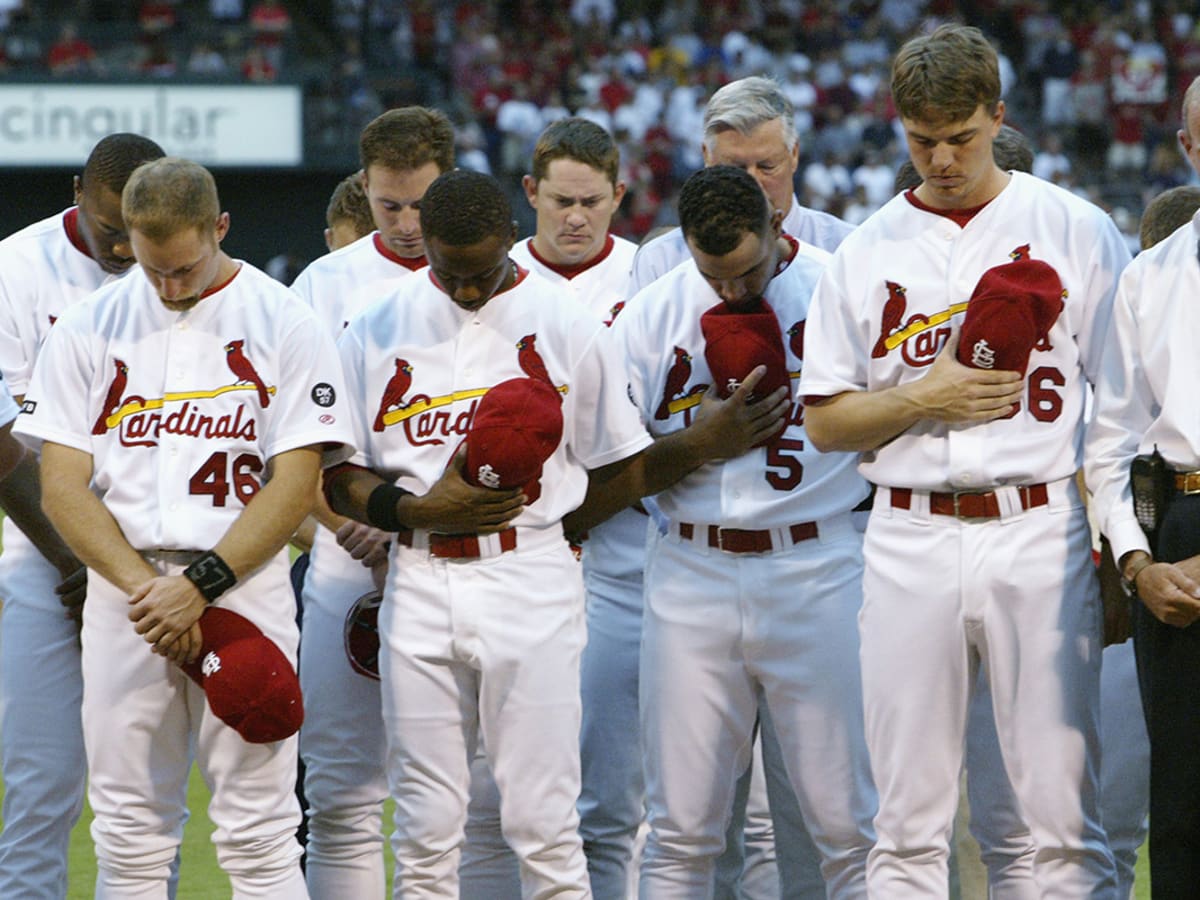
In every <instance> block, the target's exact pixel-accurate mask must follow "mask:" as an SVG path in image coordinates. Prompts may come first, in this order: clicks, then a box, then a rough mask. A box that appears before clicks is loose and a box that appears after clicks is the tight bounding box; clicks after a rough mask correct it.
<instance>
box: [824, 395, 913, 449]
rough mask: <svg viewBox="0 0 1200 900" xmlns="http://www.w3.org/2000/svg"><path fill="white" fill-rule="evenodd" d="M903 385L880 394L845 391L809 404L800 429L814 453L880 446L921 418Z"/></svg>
mask: <svg viewBox="0 0 1200 900" xmlns="http://www.w3.org/2000/svg"><path fill="white" fill-rule="evenodd" d="M905 387H906V386H905V385H900V386H897V387H894V388H886V389H884V390H881V391H846V392H845V393H841V394H837V395H835V396H833V397H829V398H827V399H823V400H818V401H816V402H815V403H809V404H808V405H807V406H805V408H804V428H805V431H806V432H807V433H808V439H809V440H810V441H812V445H813V446H814V447H816V448H817V449H818V450H820V451H822V452H825V453H828V452H830V451H833V450H843V451H858V452H862V451H866V450H874V449H876V448H877V447H881V446H883V445H884V444H886V443H887V442H888V441H890V440H891V439H892V438H894V437H896V436H897V435H899V434H903V433H904V432H905V431H907V430H908V429H909V428H911V427H912V426H913V425H915V424H916V423H917V422H919V421H920V420H921V418H922V410H921V407H920V406H919V405H917V404H915V403H914V402H913V401H912V400H911V398H910V397H909V396H908V393H907V391H906V390H905Z"/></svg>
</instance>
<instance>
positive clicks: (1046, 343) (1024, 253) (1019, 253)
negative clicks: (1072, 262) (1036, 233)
mask: <svg viewBox="0 0 1200 900" xmlns="http://www.w3.org/2000/svg"><path fill="white" fill-rule="evenodd" d="M1008 258H1009V259H1011V260H1012V261H1013V262H1017V261H1018V260H1021V259H1032V258H1033V257H1032V256H1031V255H1030V253H1029V245H1028V244H1022V245H1021V246H1020V247H1017V248H1016V249H1015V250H1013V251H1012V252H1011V253H1009V254H1008ZM1062 295H1063V299H1064V300H1066V299H1067V289H1066V288H1063V292H1062ZM1033 349H1034V350H1043V351H1044V350H1053V349H1054V345H1053V344H1051V343H1050V335H1049V334H1048V333H1047V334H1043V335H1041V336H1040V337H1039V338H1038V339H1037V343H1036V344H1034V345H1033Z"/></svg>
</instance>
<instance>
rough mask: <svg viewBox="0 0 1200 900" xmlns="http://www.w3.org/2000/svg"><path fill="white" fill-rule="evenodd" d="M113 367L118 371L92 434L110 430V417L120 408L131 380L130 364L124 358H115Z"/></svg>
mask: <svg viewBox="0 0 1200 900" xmlns="http://www.w3.org/2000/svg"><path fill="white" fill-rule="evenodd" d="M113 368H114V369H116V371H115V372H114V373H113V380H112V384H110V385H109V386H108V393H107V394H106V395H105V397H104V407H103V408H102V409H101V410H100V416H99V417H98V418H97V419H96V424H95V425H93V426H92V434H104V433H105V432H106V431H108V417H109V416H111V415H112V414H113V413H115V412H116V411H117V410H118V409H119V408H120V406H121V398H122V397H123V396H125V384H126V383H127V382H128V381H129V366H128V365H126V364H125V361H124V360H120V359H114V360H113Z"/></svg>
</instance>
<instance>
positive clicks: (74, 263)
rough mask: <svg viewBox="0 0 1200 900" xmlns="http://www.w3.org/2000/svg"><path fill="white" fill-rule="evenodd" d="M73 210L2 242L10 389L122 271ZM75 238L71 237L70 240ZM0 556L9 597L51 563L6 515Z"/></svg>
mask: <svg viewBox="0 0 1200 900" xmlns="http://www.w3.org/2000/svg"><path fill="white" fill-rule="evenodd" d="M77 216H78V212H77V209H76V208H75V207H71V208H70V209H67V210H64V211H63V212H61V213H58V214H56V215H53V216H50V217H49V218H47V219H42V220H41V221H40V222H35V223H33V224H32V225H29V226H27V227H25V228H22V229H21V230H20V231H18V232H16V233H15V234H12V235H9V236H8V237H7V238H5V239H4V240H3V241H0V373H2V374H3V376H4V379H5V380H6V381H7V382H8V386H9V388H10V389H11V390H12V393H13V394H15V395H17V396H21V395H23V394H24V393H25V392H26V390H27V389H28V388H29V377H30V375H32V374H33V364H34V362H35V361H36V360H37V356H38V352H39V351H40V350H41V348H42V343H43V342H44V341H45V340H46V335H47V334H49V332H50V326H51V325H53V324H54V323H55V321H56V320H57V319H58V317H59V316H61V315H62V314H63V313H65V312H66V310H67V308H68V307H70V306H72V305H73V304H75V303H76V302H78V301H80V300H82V299H83V298H84V297H87V296H88V295H89V294H91V293H92V292H93V291H94V290H96V289H97V288H99V287H100V286H102V285H104V284H108V283H109V282H111V281H115V280H116V279H118V278H121V277H122V276H121V275H110V274H108V273H107V272H105V271H104V270H103V269H102V268H100V265H99V263H97V262H96V261H95V260H94V259H92V257H91V256H90V255H89V253H88V251H87V246H86V245H85V244H84V243H83V239H82V238H80V237H79V235H78V233H77V232H76V231H75V222H76V217H77ZM72 238H74V239H72ZM3 532H4V553H3V554H0V595H2V596H6V597H9V598H11V597H12V596H13V595H14V593H16V592H15V591H14V590H13V589H11V588H10V587H9V578H10V575H11V573H12V572H14V571H15V570H16V569H18V568H20V567H25V566H29V565H36V564H38V563H40V564H41V565H45V566H49V563H47V562H46V561H45V560H44V559H43V558H42V556H41V554H40V553H39V552H38V550H37V549H36V548H35V547H34V546H33V544H32V543H30V541H29V539H28V538H27V537H25V535H24V534H23V533H22V532H21V530H20V529H19V528H17V526H16V525H15V524H14V523H13V520H12V519H9V518H6V519H5V520H4V526H3ZM22 594H23V596H22V597H21V601H22V602H29V603H31V604H34V605H37V606H40V607H42V608H52V609H61V604H59V602H58V598H57V597H55V596H53V595H49V596H43V595H41V594H39V593H38V592H36V591H34V592H30V591H24V592H22Z"/></svg>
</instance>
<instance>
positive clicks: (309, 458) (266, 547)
mask: <svg viewBox="0 0 1200 900" xmlns="http://www.w3.org/2000/svg"><path fill="white" fill-rule="evenodd" d="M320 471H321V452H320V450H319V449H318V448H315V447H301V448H298V449H296V450H289V451H287V452H286V453H281V454H279V455H278V456H276V457H274V458H273V459H272V460H271V478H270V480H269V481H267V483H266V484H265V485H263V487H262V489H261V490H260V491H259V492H258V493H257V494H255V495H254V497H253V499H251V500H250V502H249V503H247V504H246V508H245V509H243V510H242V512H241V514H240V515H239V516H238V517H237V518H236V519H235V520H234V521H233V524H232V525H230V526H229V530H228V531H226V532H225V534H224V535H223V536H222V537H221V540H219V541H218V542H217V545H216V546H215V547H213V548H212V549H213V551H214V552H215V553H216V554H217V555H218V556H219V557H221V559H223V560H224V561H225V564H226V565H228V566H229V568H231V569H232V570H233V573H234V575H236V576H237V577H238V578H243V577H245V576H246V575H248V574H249V573H250V572H253V571H254V570H255V569H257V568H258V567H259V566H261V565H262V564H263V563H265V562H267V560H269V559H271V557H273V556H274V555H275V554H276V553H278V552H279V551H280V550H282V549H283V547H284V545H286V544H287V542H288V541H289V540H291V538H292V535H293V534H295V532H296V529H297V528H298V527H299V526H300V523H301V522H303V521H304V517H305V516H307V515H308V514H309V513H310V512H311V511H312V507H313V496H314V494H315V491H316V489H317V479H318V476H319V474H320ZM198 549H204V548H198Z"/></svg>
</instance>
